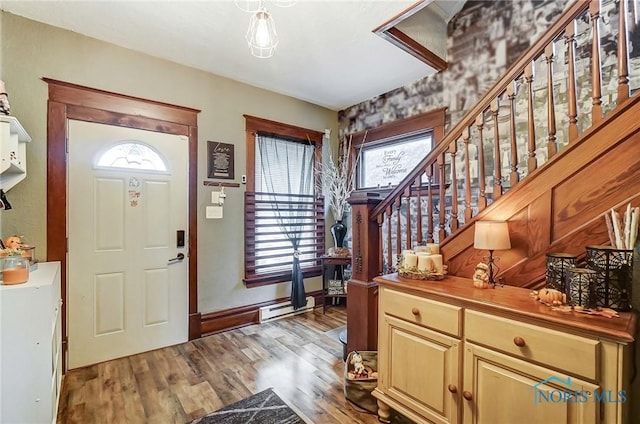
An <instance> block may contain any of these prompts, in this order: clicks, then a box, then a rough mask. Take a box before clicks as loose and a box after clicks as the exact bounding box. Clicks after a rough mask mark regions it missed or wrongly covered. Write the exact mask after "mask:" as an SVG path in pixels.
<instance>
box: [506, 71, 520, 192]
mask: <svg viewBox="0 0 640 424" xmlns="http://www.w3.org/2000/svg"><path fill="white" fill-rule="evenodd" d="M517 90H518V88H517V86H516V82H515V81H512V82H511V83H510V84H509V85H507V98H508V99H509V110H510V113H509V131H510V134H511V146H510V147H511V164H510V166H509V169H510V170H511V172H510V173H509V185H510V186H511V188H513V187H514V186H515V185H516V184H518V179H519V176H518V143H517V141H516V92H517Z"/></svg>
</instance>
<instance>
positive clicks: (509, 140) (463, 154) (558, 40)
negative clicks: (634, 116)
mask: <svg viewBox="0 0 640 424" xmlns="http://www.w3.org/2000/svg"><path fill="white" fill-rule="evenodd" d="M618 4H619V6H618V7H619V19H618V29H619V31H618V34H617V36H616V38H617V40H616V44H617V57H618V59H617V63H616V64H615V66H614V67H613V68H614V69H615V72H616V75H617V79H615V88H613V91H614V94H612V93H609V92H607V93H605V94H606V96H608V97H606V100H607V101H606V102H604V104H603V84H602V67H603V59H602V55H601V50H602V49H601V43H600V38H601V34H600V30H599V28H600V20H601V16H600V12H601V1H600V0H592V1H581V0H578V1H575V2H574V3H572V4H571V5H570V6H569V7H568V8H567V9H566V11H565V12H564V13H563V14H562V16H560V18H559V19H558V20H557V21H556V22H555V23H554V24H553V25H552V26H551V27H550V28H549V29H548V30H547V32H546V33H545V34H543V35H542V36H541V37H540V38H539V39H538V40H537V41H536V42H535V43H534V44H533V45H532V46H531V47H530V48H529V49H528V50H527V51H526V52H525V53H524V54H523V55H522V57H521V58H520V59H519V60H518V61H516V63H514V64H513V65H512V66H511V67H510V68H509V69H508V70H507V71H506V72H505V74H504V75H503V76H502V77H501V78H500V79H499V80H498V81H497V82H496V84H495V85H494V86H493V87H492V88H491V89H490V90H489V91H488V92H487V93H486V94H485V95H484V96H483V97H482V98H481V99H480V100H479V101H478V102H477V103H476V104H475V106H473V107H472V108H471V109H470V110H469V111H468V112H467V113H466V114H465V115H464V116H463V118H462V119H460V120H459V121H458V123H457V124H455V126H454V127H453V128H452V129H451V130H450V131H448V133H447V134H446V135H445V137H444V138H443V139H442V141H441V142H439V143H438V144H437V145H436V146H435V147H434V149H433V150H432V151H431V152H430V153H429V154H428V155H427V157H426V158H425V159H424V160H423V161H422V162H421V163H420V164H419V165H418V166H417V167H416V168H414V169H413V170H412V171H411V172H410V173H409V174H408V175H407V176H406V178H405V179H404V180H403V181H402V182H400V184H398V185H397V186H396V187H395V188H394V189H393V190H392V191H391V192H390V193H389V194H388V195H387V196H386V198H384V199H383V200H380V199H376V200H375V201H374V202H373V203H375V204H377V205H374V206H371V202H368V203H367V202H364V203H367V204H368V205H369V209H367V213H366V220H365V222H363V221H362V218H363V216H362V215H358V216H356V215H357V214H354V215H353V223H352V229H353V231H354V234H353V236H354V243H356V242H357V243H359V245H363V244H367V243H370V242H371V241H373V242H374V243H376V245H377V246H378V248H379V251H378V252H374V251H373V249H370V250H367V254H368V255H374V254H375V255H377V260H375V259H376V258H363V257H362V256H360V257H358V253H357V252H354V263H356V264H358V263H360V264H361V263H368V264H369V265H374V264H375V265H376V266H377V274H383V273H388V272H393V271H394V270H395V265H396V262H397V258H398V257H399V256H400V254H401V252H402V251H403V250H405V249H411V248H412V247H413V246H414V245H416V244H418V245H421V244H424V243H432V242H437V243H440V244H441V245H442V244H443V243H446V242H447V240H448V239H449V238H451V236H452V235H454V234H455V233H456V232H458V231H459V230H460V229H461V228H463V227H464V226H465V225H468V224H470V223H472V222H473V221H474V220H475V219H476V218H477V217H478V215H479V214H480V213H482V212H483V211H484V210H485V209H486V208H487V207H488V206H489V205H490V204H491V203H492V202H495V201H497V200H498V199H500V198H501V196H502V195H504V194H506V193H507V192H508V191H509V190H511V189H513V188H514V187H516V186H517V185H518V184H520V183H521V181H522V180H523V179H524V178H525V177H526V176H528V175H531V174H533V173H535V171H536V170H537V169H539V168H540V167H541V166H542V165H543V164H544V163H545V162H546V161H549V160H552V159H553V158H554V157H555V156H556V155H557V154H558V153H559V152H560V151H561V150H562V148H563V147H564V146H566V145H567V144H569V143H571V142H572V141H574V140H575V139H576V138H578V137H579V135H580V134H581V133H584V132H585V131H587V130H588V129H589V128H590V127H591V126H595V125H597V124H599V123H600V122H601V121H602V120H603V119H604V114H605V113H607V112H609V111H611V110H613V108H615V107H617V106H620V105H621V104H622V103H624V102H625V101H626V100H627V99H628V98H629V97H630V85H629V63H628V62H629V61H628V57H629V42H628V29H629V28H628V25H627V21H628V5H627V1H626V0H622V1H620V2H619V3H618ZM632 4H633V3H632ZM634 12H635V11H634ZM632 15H635V13H632ZM635 24H636V23H635V21H633V22H632V25H635ZM586 25H589V26H588V27H587V28H586V30H584V27H585V26H586ZM579 28H582V29H583V31H582V32H580V31H579ZM579 37H581V41H580V43H579V40H578V38H579ZM589 42H590V43H591V46H592V48H591V56H590V57H587V58H586V59H584V58H579V57H578V56H577V55H576V49H577V48H578V47H580V48H581V49H582V50H584V47H585V46H588V43H589ZM559 44H564V49H563V50H562V51H560V52H557V51H556V46H557V45H559ZM558 59H562V61H561V62H557V61H558ZM579 60H580V62H579ZM585 60H586V61H587V62H588V67H589V68H590V69H592V70H594V71H593V72H591V77H590V78H586V80H589V79H590V86H586V85H585V79H582V80H580V81H579V80H578V79H577V74H578V72H580V73H581V74H583V75H584V74H585V73H586V71H585V66H584V65H585ZM554 65H556V66H555V67H557V69H555V70H554ZM558 70H559V71H560V72H558ZM559 73H560V75H559ZM557 84H560V85H562V84H564V85H565V86H566V90H564V91H562V92H560V91H559V90H558V88H557V87H556V85H557ZM579 86H580V87H579ZM578 88H580V89H581V91H580V93H582V94H583V96H579V94H580V93H579V92H578ZM605 88H606V87H605ZM587 91H588V95H586V94H585V93H587ZM609 91H611V89H610V90H609ZM560 94H562V96H560ZM560 97H561V98H560ZM585 97H587V98H588V99H589V101H588V104H587V105H586V106H585V104H584V98H585ZM579 101H583V103H582V104H579V103H578V102H579ZM540 105H542V106H543V107H542V108H541V107H540ZM583 108H584V109H587V108H590V109H591V110H590V113H587V112H585V111H583V110H581V109H583ZM606 108H609V110H606ZM579 109H580V110H581V114H580V116H579V115H578V110H579ZM565 111H566V112H565ZM540 115H542V117H541V116H540ZM544 115H546V116H544ZM559 115H560V118H558V116H559ZM579 118H580V119H579ZM558 122H560V123H561V124H562V125H561V126H560V130H558ZM541 130H542V131H541ZM540 132H543V133H544V134H542V135H540ZM523 133H524V134H523ZM523 146H524V147H525V149H526V151H522V150H523V149H522V147H523ZM474 152H475V153H476V154H477V157H474V159H470V155H473V154H474ZM503 171H504V173H503ZM359 198H360V203H361V204H363V201H362V194H360V195H359ZM358 213H360V212H358ZM425 218H426V219H425ZM358 220H360V221H358ZM368 226H376V227H377V234H376V237H375V241H374V240H369V239H368V238H367V234H371V231H372V229H370V228H366V227H368ZM369 238H370V237H369Z"/></svg>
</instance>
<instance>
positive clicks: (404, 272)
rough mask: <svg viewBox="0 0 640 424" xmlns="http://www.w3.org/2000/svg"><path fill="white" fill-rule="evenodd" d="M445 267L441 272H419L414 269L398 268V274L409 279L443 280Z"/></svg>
mask: <svg viewBox="0 0 640 424" xmlns="http://www.w3.org/2000/svg"><path fill="white" fill-rule="evenodd" d="M445 274H446V269H445V270H443V273H442V274H441V273H439V272H420V271H416V270H415V269H405V268H398V275H399V276H401V277H404V278H408V279H410V280H435V281H438V280H444V276H445Z"/></svg>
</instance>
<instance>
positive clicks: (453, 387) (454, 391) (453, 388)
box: [447, 384, 458, 393]
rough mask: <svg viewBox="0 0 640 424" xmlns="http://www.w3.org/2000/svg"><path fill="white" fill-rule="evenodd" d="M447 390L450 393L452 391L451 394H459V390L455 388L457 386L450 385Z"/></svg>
mask: <svg viewBox="0 0 640 424" xmlns="http://www.w3.org/2000/svg"><path fill="white" fill-rule="evenodd" d="M447 389H449V391H450V392H451V393H457V392H458V388H457V387H456V386H455V384H449V385H448V386H447Z"/></svg>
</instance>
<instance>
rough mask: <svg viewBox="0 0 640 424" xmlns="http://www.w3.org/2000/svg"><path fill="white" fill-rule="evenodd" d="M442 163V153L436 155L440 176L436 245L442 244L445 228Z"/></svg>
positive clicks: (444, 183)
mask: <svg viewBox="0 0 640 424" xmlns="http://www.w3.org/2000/svg"><path fill="white" fill-rule="evenodd" d="M444 163H445V158H444V152H443V153H441V154H440V155H438V170H439V173H438V175H440V200H439V204H440V213H439V214H438V218H440V230H439V231H438V243H442V242H443V241H444V239H445V237H446V236H447V235H446V232H445V230H444V228H445V224H446V217H445V209H446V208H445V199H444V198H445V194H444V189H445V185H446V179H445V178H446V175H445V173H444Z"/></svg>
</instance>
